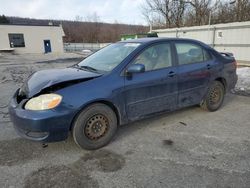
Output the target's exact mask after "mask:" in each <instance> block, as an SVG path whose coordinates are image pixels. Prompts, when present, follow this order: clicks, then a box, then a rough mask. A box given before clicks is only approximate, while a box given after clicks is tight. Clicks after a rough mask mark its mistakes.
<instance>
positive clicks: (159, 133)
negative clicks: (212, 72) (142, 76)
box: [0, 55, 250, 188]
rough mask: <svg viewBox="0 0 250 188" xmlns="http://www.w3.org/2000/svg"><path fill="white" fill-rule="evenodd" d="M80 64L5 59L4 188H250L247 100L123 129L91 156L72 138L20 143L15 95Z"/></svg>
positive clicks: (231, 98) (0, 137)
mask: <svg viewBox="0 0 250 188" xmlns="http://www.w3.org/2000/svg"><path fill="white" fill-rule="evenodd" d="M65 58H66V59H67V61H66V60H63V59H65ZM74 58H75V59H74ZM78 58H81V57H79V56H77V57H71V56H70V57H69V55H68V56H67V55H65V56H64V57H63V58H62V57H56V56H51V57H50V58H47V56H46V58H44V57H42V56H39V57H38V56H37V57H35V58H34V56H31V57H29V56H18V57H16V56H15V57H13V58H12V57H11V56H8V57H6V56H4V55H2V56H1V57H0V91H1V92H0V127H1V131H0V187H27V188H28V187H37V188H39V187H107V188H110V187H249V185H250V121H249V120H250V119H249V117H250V116H249V115H250V98H249V97H246V96H240V95H236V94H228V95H227V96H226V98H225V102H224V105H223V106H222V108H221V109H220V110H218V111H216V112H213V113H209V112H205V111H203V110H201V109H200V108H199V107H190V108H186V109H182V110H179V111H176V112H172V113H169V114H164V115H161V116H157V117H155V118H150V119H146V120H143V121H138V122H135V123H132V124H129V125H126V126H122V127H120V128H119V130H118V133H117V135H116V138H115V139H114V140H113V141H112V142H111V143H110V144H109V145H108V146H106V147H104V148H102V149H100V150H97V151H92V152H91V151H85V150H82V149H80V148H78V147H77V146H76V145H75V144H74V142H73V139H72V137H71V136H70V137H69V139H68V140H66V141H63V142H58V143H51V144H49V145H48V146H47V147H43V146H42V145H41V144H40V143H34V142H30V141H27V140H25V139H22V138H20V137H18V136H17V134H16V133H15V131H14V129H13V127H12V123H11V122H10V121H9V117H8V113H7V103H8V101H9V98H10V97H11V95H12V94H13V92H14V91H15V90H16V89H17V88H18V87H19V86H20V84H21V83H22V82H23V81H24V79H25V78H26V77H27V76H28V75H29V74H30V73H32V72H34V71H36V70H41V69H47V68H55V67H56V68H57V67H67V66H69V65H71V64H74V63H76V62H77V59H78ZM1 61H2V62H1ZM42 61H46V62H45V63H41V62H42ZM34 62H40V63H34ZM58 62H60V63H58ZM249 75H250V74H248V75H247V76H246V77H248V78H249V77H250V76H249ZM239 77H240V79H241V75H239ZM248 83H249V82H248ZM248 83H247V84H248ZM239 84H240V85H239V87H238V88H241V87H249V85H248V86H244V84H243V85H242V83H239Z"/></svg>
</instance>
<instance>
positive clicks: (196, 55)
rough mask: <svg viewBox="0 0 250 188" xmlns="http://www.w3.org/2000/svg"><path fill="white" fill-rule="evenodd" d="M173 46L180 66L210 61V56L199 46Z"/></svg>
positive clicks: (180, 44)
mask: <svg viewBox="0 0 250 188" xmlns="http://www.w3.org/2000/svg"><path fill="white" fill-rule="evenodd" d="M175 46H176V51H177V55H178V60H179V64H180V65H184V64H191V63H198V62H203V61H208V60H210V59H211V55H210V54H209V53H208V52H207V51H206V50H204V49H203V48H202V47H201V46H199V45H196V44H192V43H176V44H175Z"/></svg>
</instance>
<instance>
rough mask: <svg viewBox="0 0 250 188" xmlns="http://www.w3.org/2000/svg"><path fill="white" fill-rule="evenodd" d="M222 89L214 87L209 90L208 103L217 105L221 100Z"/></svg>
mask: <svg viewBox="0 0 250 188" xmlns="http://www.w3.org/2000/svg"><path fill="white" fill-rule="evenodd" d="M221 95H222V90H221V88H220V87H214V88H213V89H212V91H211V92H210V96H209V103H210V104H211V105H217V104H219V102H220V101H221V98H222V96H221Z"/></svg>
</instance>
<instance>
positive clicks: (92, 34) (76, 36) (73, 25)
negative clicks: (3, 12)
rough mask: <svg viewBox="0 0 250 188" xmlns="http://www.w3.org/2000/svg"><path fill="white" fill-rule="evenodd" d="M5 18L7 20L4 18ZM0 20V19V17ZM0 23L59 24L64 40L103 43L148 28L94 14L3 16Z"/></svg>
mask: <svg viewBox="0 0 250 188" xmlns="http://www.w3.org/2000/svg"><path fill="white" fill-rule="evenodd" d="M5 18H6V19H7V21H6V20H5ZM0 20H1V19H0ZM4 21H5V22H1V21H0V23H5V24H6V23H9V24H21V25H22V24H24V25H59V24H61V25H62V27H63V30H64V33H65V37H64V42H79V43H84V42H87V43H88V42H89V43H103V42H115V41H119V40H120V38H121V35H122V34H136V33H145V32H148V31H149V28H148V27H146V26H141V25H127V24H119V23H113V24H110V23H103V22H101V21H100V20H99V18H98V17H97V16H96V15H93V16H92V17H90V18H88V20H86V21H81V18H80V17H76V20H75V21H68V20H46V19H31V18H20V17H5V16H4Z"/></svg>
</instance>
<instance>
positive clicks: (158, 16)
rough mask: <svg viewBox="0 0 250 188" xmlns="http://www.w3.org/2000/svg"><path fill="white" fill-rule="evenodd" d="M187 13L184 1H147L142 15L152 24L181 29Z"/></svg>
mask: <svg viewBox="0 0 250 188" xmlns="http://www.w3.org/2000/svg"><path fill="white" fill-rule="evenodd" d="M184 11H185V1H184V0H145V4H144V5H142V14H143V16H144V17H145V19H146V20H147V21H148V22H149V23H150V24H155V25H158V26H160V25H165V26H166V27H180V26H182V23H183V15H184Z"/></svg>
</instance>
